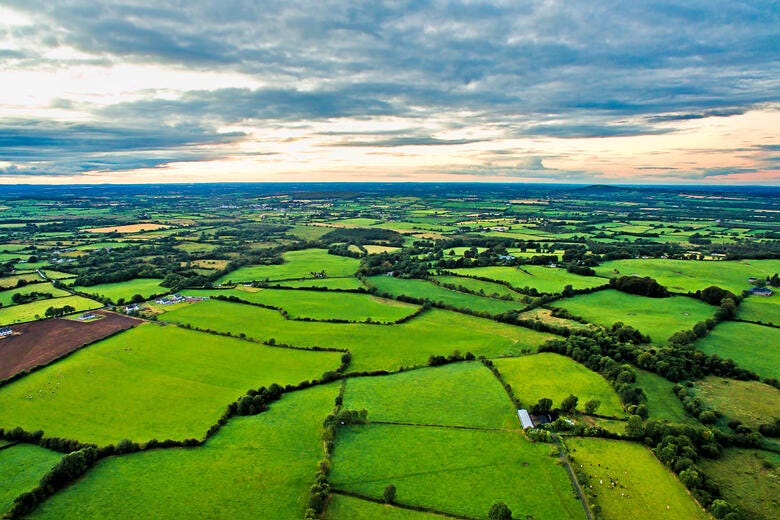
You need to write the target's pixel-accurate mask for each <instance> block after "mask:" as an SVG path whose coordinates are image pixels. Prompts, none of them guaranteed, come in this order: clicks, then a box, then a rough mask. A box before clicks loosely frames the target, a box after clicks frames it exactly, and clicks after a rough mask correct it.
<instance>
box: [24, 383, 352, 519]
mask: <svg viewBox="0 0 780 520" xmlns="http://www.w3.org/2000/svg"><path fill="white" fill-rule="evenodd" d="M337 392H338V387H337V386H334V385H327V386H319V387H313V388H309V389H307V390H305V391H300V392H293V393H290V394H286V395H284V396H283V397H282V399H281V401H279V402H277V403H274V404H272V405H271V409H270V410H269V411H267V412H265V413H262V414H260V415H257V416H253V417H237V418H233V419H231V421H230V422H229V423H228V424H227V425H226V426H225V427H223V429H222V430H221V431H220V432H219V433H218V434H217V435H215V436H214V437H213V438H211V439H210V440H209V441H208V442H207V443H206V444H205V445H204V446H201V447H197V448H174V449H165V450H151V451H147V452H142V453H136V454H131V455H124V456H121V457H111V458H109V459H106V460H104V461H102V462H100V463H99V464H98V465H97V466H96V467H95V468H94V469H92V470H91V471H90V472H89V473H88V474H87V475H86V476H85V477H83V478H81V479H80V480H79V481H78V482H77V483H76V484H74V485H72V486H70V487H68V488H67V489H65V490H63V491H62V492H60V493H58V494H57V495H55V496H54V497H53V498H52V499H50V500H48V501H46V502H45V503H44V504H43V505H42V506H41V507H40V508H39V509H37V510H36V511H35V512H34V514H33V515H32V516H31V518H50V519H60V518H79V519H96V520H97V519H101V520H102V519H122V520H130V519H146V518H182V519H184V518H235V519H257V518H269V519H271V518H273V519H279V520H284V519H289V520H300V519H301V518H303V513H304V510H305V505H306V496H307V494H308V489H309V486H310V485H311V484H312V480H313V477H314V472H315V471H316V469H317V461H318V460H320V459H321V458H322V441H321V429H322V427H321V425H322V419H323V418H324V417H325V416H327V415H328V414H329V413H330V412H331V411H332V409H333V400H334V398H335V396H336V394H337Z"/></svg>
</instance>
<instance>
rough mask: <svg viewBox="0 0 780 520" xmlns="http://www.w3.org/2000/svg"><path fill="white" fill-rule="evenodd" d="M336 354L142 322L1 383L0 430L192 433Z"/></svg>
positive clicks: (89, 437) (85, 435)
mask: <svg viewBox="0 0 780 520" xmlns="http://www.w3.org/2000/svg"><path fill="white" fill-rule="evenodd" d="M338 357H339V356H338V354H337V353H331V352H302V351H296V350H289V349H280V348H269V347H264V346H262V345H257V344H254V343H249V342H246V341H241V340H237V339H232V338H223V337H217V336H209V335H205V334H204V333H201V332H194V331H187V330H182V329H180V328H177V327H170V326H169V327H161V326H159V325H154V324H145V325H142V326H139V327H135V328H134V329H130V330H128V331H126V332H123V333H122V334H119V335H116V336H113V337H111V338H109V339H106V340H104V341H102V342H100V343H97V344H95V345H93V346H91V347H89V348H87V349H83V350H80V351H78V352H76V353H75V354H73V355H71V356H69V357H68V358H66V359H64V360H62V361H60V362H59V363H57V364H55V365H51V366H49V367H47V368H45V369H43V370H39V371H37V372H34V373H32V374H30V375H28V376H26V377H24V378H23V379H20V380H18V381H15V382H13V383H11V384H9V385H8V386H6V387H5V388H3V390H2V392H0V406H2V408H3V410H4V411H5V412H4V418H3V424H0V427H6V428H13V427H15V426H22V427H23V428H25V429H28V430H30V431H34V430H37V429H40V430H43V431H44V432H46V433H47V434H48V435H51V436H58V437H65V438H71V439H79V440H81V441H83V442H94V443H97V444H109V443H115V442H118V441H120V440H122V439H124V438H128V439H132V440H134V441H137V442H142V441H147V440H149V439H153V438H157V439H161V440H162V439H168V438H173V439H184V438H189V437H194V438H200V437H201V436H203V434H205V432H206V430H208V428H209V426H211V425H212V424H214V423H215V422H216V420H217V419H218V418H219V417H220V415H221V414H222V412H223V411H224V409H225V407H226V405H227V404H229V403H231V402H233V401H235V400H236V399H237V398H238V397H239V396H241V395H242V394H243V393H245V392H246V389H247V388H250V387H255V388H257V387H259V386H261V385H265V386H268V385H270V384H272V383H277V384H280V385H285V384H297V383H299V382H300V381H303V380H306V379H313V378H316V377H319V376H320V375H322V373H323V372H325V371H327V370H333V369H335V368H336V367H337V366H338V364H339V362H338ZM9 418H13V419H12V420H13V422H12V423H8V422H6V421H9Z"/></svg>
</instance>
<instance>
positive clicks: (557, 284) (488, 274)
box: [452, 265, 606, 294]
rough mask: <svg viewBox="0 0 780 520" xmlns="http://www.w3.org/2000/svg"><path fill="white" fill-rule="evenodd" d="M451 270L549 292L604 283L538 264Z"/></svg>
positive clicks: (590, 277) (597, 279)
mask: <svg viewBox="0 0 780 520" xmlns="http://www.w3.org/2000/svg"><path fill="white" fill-rule="evenodd" d="M452 272H454V273H456V274H458V275H461V276H479V277H481V278H490V279H492V280H499V281H504V282H507V283H509V284H510V285H511V286H512V287H517V288H518V289H522V288H524V287H529V288H534V289H536V290H537V291H539V292H541V293H549V294H555V293H560V292H561V291H563V289H564V287H566V286H567V285H571V286H572V287H573V288H574V289H587V288H590V287H597V286H599V285H604V283H606V282H605V281H604V280H603V279H602V278H598V277H596V276H580V275H577V274H572V273H570V272H568V271H566V270H565V269H558V268H553V267H543V266H538V265H523V266H520V267H495V266H491V267H471V268H461V269H453V270H452Z"/></svg>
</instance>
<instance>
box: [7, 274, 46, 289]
mask: <svg viewBox="0 0 780 520" xmlns="http://www.w3.org/2000/svg"><path fill="white" fill-rule="evenodd" d="M19 280H25V281H28V282H38V281H41V280H42V278H41V277H40V276H38V273H35V272H33V273H24V274H17V275H13V276H3V277H2V278H0V288H3V289H10V288H12V287H16V284H17V283H18V282H19Z"/></svg>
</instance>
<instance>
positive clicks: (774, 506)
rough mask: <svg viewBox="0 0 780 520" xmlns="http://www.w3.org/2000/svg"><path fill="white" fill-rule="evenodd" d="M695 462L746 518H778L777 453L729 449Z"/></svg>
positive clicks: (779, 481)
mask: <svg viewBox="0 0 780 520" xmlns="http://www.w3.org/2000/svg"><path fill="white" fill-rule="evenodd" d="M697 465H698V466H699V467H700V468H701V469H703V470H704V473H705V474H706V475H707V477H709V478H710V479H712V480H713V482H714V483H715V484H716V485H717V486H718V489H719V490H720V492H721V493H722V494H723V497H724V498H725V499H726V500H727V501H728V502H729V504H731V505H732V506H736V507H737V508H739V509H740V511H741V512H742V513H743V516H744V517H745V518H748V519H754V518H755V519H758V518H780V478H778V474H780V455H778V454H777V453H772V452H768V451H759V450H744V449H737V448H731V449H727V450H725V451H724V452H723V454H722V455H721V456H720V458H718V459H714V460H712V459H701V460H699V461H698V462H697Z"/></svg>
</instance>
